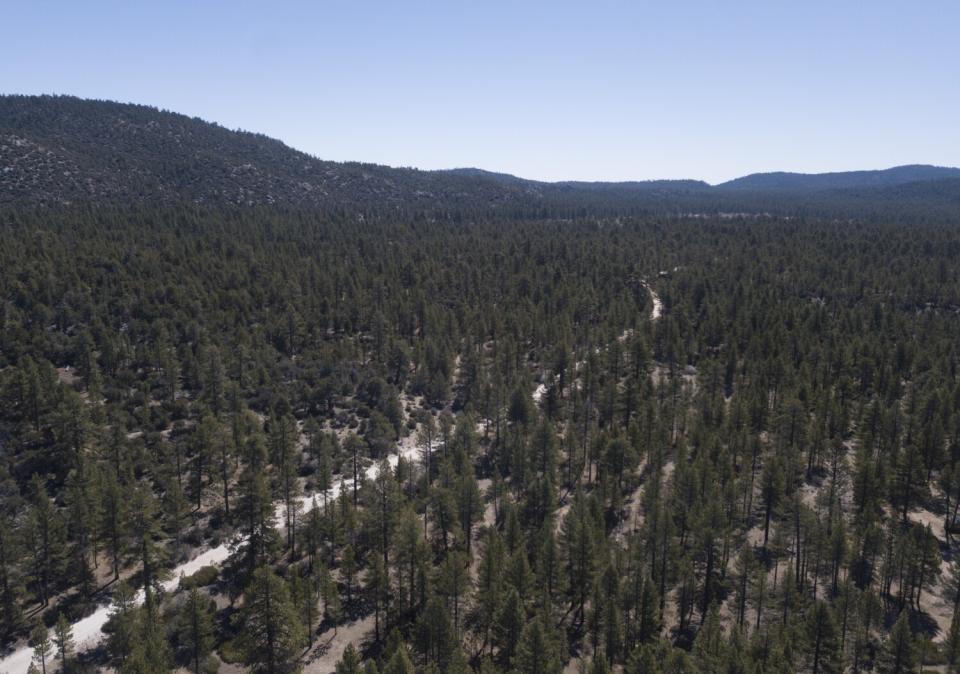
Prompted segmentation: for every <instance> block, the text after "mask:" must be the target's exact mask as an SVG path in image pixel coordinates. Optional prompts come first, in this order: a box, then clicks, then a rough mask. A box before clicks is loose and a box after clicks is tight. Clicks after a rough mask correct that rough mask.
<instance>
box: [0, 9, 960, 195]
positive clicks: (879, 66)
mask: <svg viewBox="0 0 960 674" xmlns="http://www.w3.org/2000/svg"><path fill="white" fill-rule="evenodd" d="M0 92H2V93H68V94H74V95H78V96H83V97H90V98H107V99H113V100H120V101H131V102H137V103H146V104H150V105H155V106H158V107H162V108H166V109H170V110H174V111H177V112H183V113H186V114H189V115H193V116H198V117H202V118H204V119H208V120H211V121H216V122H219V123H220V124H222V125H224V126H227V127H230V128H243V129H247V130H251V131H259V132H262V133H265V134H267V135H270V136H274V137H277V138H280V139H281V140H283V141H285V142H286V143H288V144H289V145H292V146H294V147H296V148H298V149H301V150H304V151H307V152H310V153H311V154H314V155H317V156H319V157H321V158H324V159H335V160H362V161H372V162H378V163H384V164H391V165H395V166H418V167H421V168H448V167H455V166H478V167H481V168H485V169H490V170H496V171H506V172H509V173H515V174H517V175H521V176H524V177H529V178H539V179H546V180H561V179H584V180H624V179H649V178H701V179H705V180H708V181H711V182H716V181H720V180H724V179H727V178H731V177H734V176H738V175H742V174H745V173H750V172H754V171H768V170H793V171H810V172H814V171H830V170H847V169H855V168H884V167H888V166H893V165H896V164H904V163H932V164H941V165H953V166H956V165H960V3H958V2H956V0H950V1H940V0H920V1H918V2H904V1H902V0H901V1H899V2H886V1H884V0H877V1H873V2H866V1H865V0H864V1H853V0H834V1H833V2H818V1H809V0H804V1H800V0H796V1H793V2H782V1H780V0H767V1H766V2H753V1H744V2H720V1H719V0H718V1H716V2H707V1H699V2H683V1H678V2H636V1H635V2H604V1H603V0H597V1H594V2H583V3H567V2H550V3H547V2H522V1H516V2H498V1H496V0H489V1H484V2H459V1H457V0H448V1H447V2H432V3H426V2H401V1H399V0H396V1H394V2H364V1H362V0H352V1H343V2H340V1H337V0H333V1H314V2H306V1H304V2H271V3H267V2H263V3H254V2H242V1H240V0H237V1H234V2H218V1H214V0H193V1H191V2H177V1H172V0H168V1H166V2H150V3H147V2H138V1H136V0H127V1H125V2H98V1H96V0H93V1H84V2H76V1H75V0H73V1H71V2H47V1H45V0H30V1H29V2H27V1H24V2H16V1H14V0H9V1H8V2H4V7H3V12H2V19H0Z"/></svg>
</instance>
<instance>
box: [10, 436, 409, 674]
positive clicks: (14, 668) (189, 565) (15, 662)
mask: <svg viewBox="0 0 960 674" xmlns="http://www.w3.org/2000/svg"><path fill="white" fill-rule="evenodd" d="M416 453H417V444H416V438H415V436H414V435H412V434H411V435H410V436H408V437H406V438H403V439H401V440H400V441H399V442H398V443H397V452H396V453H394V454H391V455H390V456H389V457H388V458H387V462H388V464H389V465H390V467H391V468H396V466H397V462H398V461H399V459H400V457H401V456H403V457H404V458H405V459H410V458H412V457H414V456H415V455H416ZM379 472H380V463H379V462H378V463H374V464H373V465H371V466H370V467H369V468H367V470H366V471H364V475H365V477H366V478H367V479H368V480H373V479H375V478H376V477H377V475H378V474H379ZM341 484H342V485H343V486H345V487H347V488H350V487H352V486H353V480H344V481H343V482H342V483H339V482H338V483H337V484H335V485H334V487H333V489H332V490H331V492H330V494H329V495H328V499H329V500H330V501H333V500H335V499H336V498H337V497H338V496H339V495H340V489H341ZM313 499H314V496H313V495H310V496H304V497H303V498H302V499H301V502H302V504H303V513H304V514H306V513H307V512H309V511H310V510H311V509H312V508H313ZM317 501H318V502H320V501H322V497H319V496H318V497H317ZM284 513H285V507H284V505H283V503H282V502H281V503H278V504H277V506H276V516H277V521H278V522H283V521H284V518H283V515H284ZM301 517H302V515H301ZM240 542H241V539H240V538H235V539H234V540H232V541H230V542H228V543H223V544H221V545H218V546H217V547H215V548H211V549H209V550H206V551H204V552H202V553H201V554H199V555H197V556H196V557H194V558H193V559H192V560H190V561H189V562H185V563H184V564H180V565H179V566H176V567H175V568H174V569H173V570H172V572H171V576H170V579H169V580H167V581H165V582H164V583H163V584H162V585H163V589H164V591H165V592H173V591H174V590H176V589H177V587H178V586H179V584H180V577H181V576H190V575H192V574H194V573H196V572H197V571H198V570H199V569H200V568H201V567H204V566H216V567H220V566H221V565H222V564H223V562H224V561H226V559H227V558H229V557H230V554H231V552H232V551H233V550H234V549H235V548H236V547H237V546H238V545H239V544H240ZM143 599H144V594H143V590H140V591H139V592H137V594H136V597H135V601H136V603H137V604H140V603H142V602H143ZM112 610H113V605H112V603H107V604H104V605H102V606H100V607H98V608H97V610H96V611H94V612H93V613H92V614H90V615H88V616H87V617H85V618H81V619H80V620H78V621H76V622H75V623H73V638H74V643H75V645H76V649H75V650H76V652H77V653H82V652H84V651H87V650H90V649H91V648H94V647H95V646H97V644H99V643H100V642H101V641H102V640H103V638H104V636H105V635H104V633H103V626H104V625H105V624H106V623H107V620H108V619H109V618H110V612H111V611H112ZM360 622H361V623H362V622H363V621H360ZM340 632H342V633H348V630H347V629H341V630H340ZM339 636H340V635H339V634H338V637H339ZM343 648H346V644H345V643H344V644H343V646H342V647H341V648H340V653H341V654H342V652H343ZM32 658H33V649H32V648H30V647H29V646H21V647H20V648H18V649H17V650H15V651H13V652H12V653H10V654H9V655H7V656H6V657H4V658H3V659H2V660H0V674H26V671H27V669H28V668H29V667H30V662H31V659H32ZM337 659H339V655H338V656H337ZM334 662H336V660H334ZM307 671H318V672H319V671H322V670H314V669H308V670H307ZM323 671H325V670H323Z"/></svg>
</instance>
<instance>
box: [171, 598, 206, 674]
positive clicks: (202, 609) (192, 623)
mask: <svg viewBox="0 0 960 674" xmlns="http://www.w3.org/2000/svg"><path fill="white" fill-rule="evenodd" d="M178 632H179V635H180V644H181V645H182V646H183V649H184V651H185V652H186V653H187V654H188V656H189V659H190V662H191V663H192V665H193V671H194V674H200V672H201V664H202V662H203V661H204V660H205V659H206V657H207V656H208V655H210V653H211V651H212V650H213V646H214V624H213V614H212V613H211V611H210V606H209V603H208V602H207V601H205V600H204V598H203V596H202V595H201V594H200V591H199V590H198V589H197V588H196V587H194V588H191V590H190V594H189V595H188V596H187V600H186V601H185V602H184V604H183V607H182V608H181V609H180V620H179V630H178Z"/></svg>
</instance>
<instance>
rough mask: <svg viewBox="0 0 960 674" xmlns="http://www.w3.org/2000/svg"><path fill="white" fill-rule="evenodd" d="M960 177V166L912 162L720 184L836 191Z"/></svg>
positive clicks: (760, 175)
mask: <svg viewBox="0 0 960 674" xmlns="http://www.w3.org/2000/svg"><path fill="white" fill-rule="evenodd" d="M944 178H960V168H952V167H948V166H930V165H927V164H910V165H906V166H894V167H893V168H888V169H883V170H877V171H844V172H834V173H787V172H784V171H776V172H773V173H752V174H750V175H747V176H743V177H741V178H735V179H734V180H729V181H727V182H725V183H720V184H719V185H716V187H717V188H718V189H725V190H733V189H738V190H812V191H816V190H836V189H853V188H862V187H889V186H891V185H904V184H906V183H916V182H929V181H931V180H942V179H944Z"/></svg>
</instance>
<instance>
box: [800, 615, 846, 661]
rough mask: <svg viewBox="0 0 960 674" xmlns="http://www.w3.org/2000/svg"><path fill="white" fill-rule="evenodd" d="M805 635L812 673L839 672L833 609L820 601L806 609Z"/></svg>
mask: <svg viewBox="0 0 960 674" xmlns="http://www.w3.org/2000/svg"><path fill="white" fill-rule="evenodd" d="M806 632H807V634H806V637H807V644H808V649H809V659H810V668H811V671H812V672H813V674H819V673H820V672H824V673H825V674H839V673H840V672H842V671H843V664H842V662H843V658H842V653H841V648H840V634H839V630H838V629H837V623H836V619H835V617H834V615H833V610H832V609H831V608H830V607H829V606H828V605H827V604H826V603H825V602H822V601H818V602H816V603H815V604H814V606H813V608H812V609H810V610H808V611H807V625H806Z"/></svg>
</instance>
